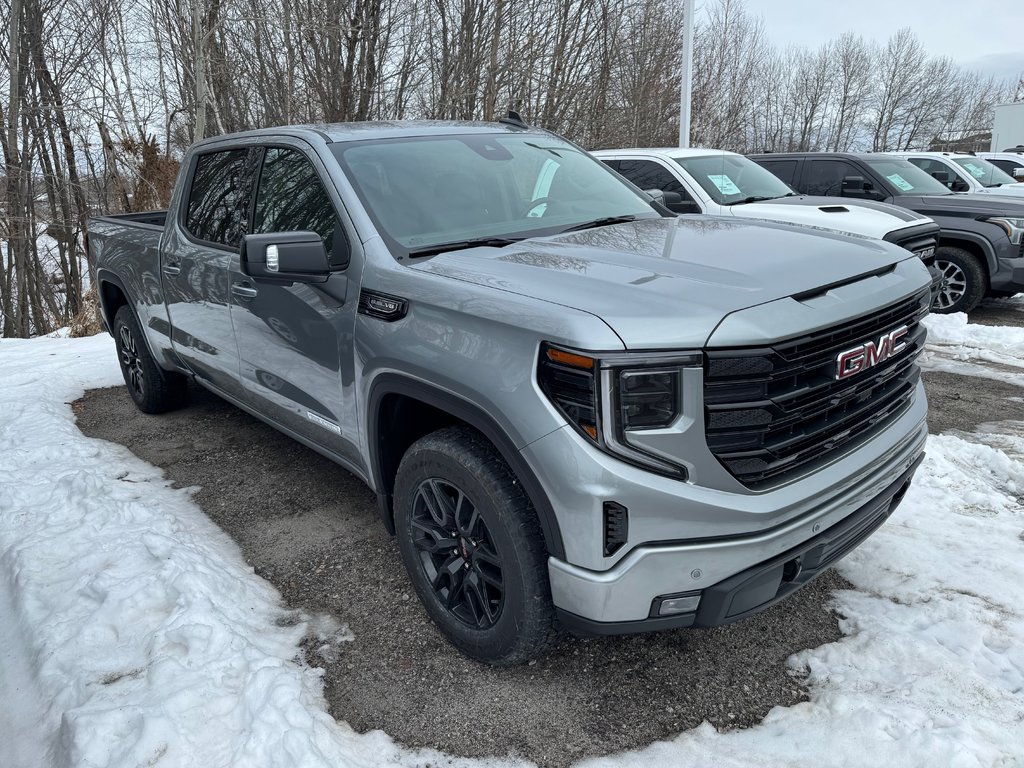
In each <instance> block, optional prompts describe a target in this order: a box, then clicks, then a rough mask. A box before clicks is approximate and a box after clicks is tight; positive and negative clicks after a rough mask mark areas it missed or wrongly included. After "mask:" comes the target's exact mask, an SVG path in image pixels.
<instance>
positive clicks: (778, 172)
mask: <svg viewBox="0 0 1024 768" xmlns="http://www.w3.org/2000/svg"><path fill="white" fill-rule="evenodd" d="M758 164H759V165H761V166H763V167H764V168H765V170H768V171H771V172H772V173H773V174H774V175H775V176H777V177H778V178H779V179H781V180H782V181H784V182H786V183H787V184H789V186H791V187H793V188H794V189H796V186H795V183H796V160H773V161H772V162H770V163H766V162H762V161H758Z"/></svg>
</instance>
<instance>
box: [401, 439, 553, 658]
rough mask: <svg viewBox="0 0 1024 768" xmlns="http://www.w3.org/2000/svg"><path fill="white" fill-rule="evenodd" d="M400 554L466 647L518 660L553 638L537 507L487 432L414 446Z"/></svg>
mask: <svg viewBox="0 0 1024 768" xmlns="http://www.w3.org/2000/svg"><path fill="white" fill-rule="evenodd" d="M395 527H396V531H397V535H398V545H399V549H400V551H401V554H402V561H403V562H404V564H405V567H406V570H407V571H408V572H409V578H410V579H411V581H412V583H413V587H414V588H415V589H416V592H417V594H418V595H419V598H420V600H421V601H422V602H423V605H424V607H425V608H426V611H427V613H428V614H429V616H430V618H431V619H432V620H433V621H434V623H435V624H436V625H437V627H438V628H439V629H440V630H441V632H442V633H444V635H445V636H446V637H447V638H448V639H449V640H450V641H451V642H452V644H454V645H455V646H456V647H457V648H458V649H459V650H460V651H462V652H463V653H464V654H466V655H467V656H470V657H472V658H474V659H478V660H479V661H483V662H485V663H488V664H495V665H502V666H508V665H513V664H520V663H522V662H525V661H527V660H529V659H530V658H532V657H534V656H536V655H537V654H539V653H540V652H541V651H542V650H543V648H544V647H545V646H546V645H547V643H548V642H549V640H550V638H551V636H552V632H553V630H552V627H553V624H554V609H553V608H552V605H551V591H550V586H549V584H548V574H547V556H546V553H545V548H544V538H543V534H542V532H541V529H540V523H539V521H538V519H537V515H536V512H534V509H533V505H532V504H531V503H530V500H529V498H528V497H527V496H526V494H525V492H524V491H523V488H522V485H521V484H520V483H519V482H518V481H517V480H516V477H515V475H513V474H512V470H511V469H510V468H509V466H508V465H507V464H506V463H505V461H504V459H502V458H501V456H500V455H499V454H498V452H497V451H496V450H495V448H494V447H493V446H492V445H491V444H490V442H488V441H487V440H486V439H485V438H484V437H483V435H481V434H480V433H479V432H476V431H475V430H473V429H470V428H468V427H451V428H448V429H442V430H439V431H437V432H434V433H432V434H430V435H427V436H426V437H423V438H421V439H420V440H418V441H417V442H416V443H414V444H413V445H412V447H410V448H409V450H408V451H407V452H406V454H405V456H404V457H403V458H402V463H401V465H400V466H399V468H398V475H397V477H396V479H395Z"/></svg>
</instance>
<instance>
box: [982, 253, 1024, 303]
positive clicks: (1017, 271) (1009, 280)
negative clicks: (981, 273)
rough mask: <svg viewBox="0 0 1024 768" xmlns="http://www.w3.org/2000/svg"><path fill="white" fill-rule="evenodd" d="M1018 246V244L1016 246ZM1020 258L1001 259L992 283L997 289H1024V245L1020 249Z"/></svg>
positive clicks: (1017, 291)
mask: <svg viewBox="0 0 1024 768" xmlns="http://www.w3.org/2000/svg"><path fill="white" fill-rule="evenodd" d="M1014 247H1015V248H1016V246H1014ZM1018 253H1020V257H1019V258H1012V259H1004V258H1001V259H999V265H998V267H997V269H996V273H995V274H994V275H992V279H991V280H990V283H991V285H992V288H994V289H995V290H997V291H1013V292H1016V293H1019V292H1021V291H1024V246H1022V247H1021V249H1020V250H1019V251H1018Z"/></svg>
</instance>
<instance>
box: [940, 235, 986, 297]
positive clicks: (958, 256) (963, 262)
mask: <svg viewBox="0 0 1024 768" xmlns="http://www.w3.org/2000/svg"><path fill="white" fill-rule="evenodd" d="M935 268H936V269H937V270H938V271H939V274H940V275H941V278H940V281H939V290H938V294H937V295H936V297H935V303H934V304H933V305H932V312H937V313H939V314H949V313H951V312H970V311H971V310H972V309H974V308H975V307H976V306H978V304H979V303H980V302H981V300H982V298H983V297H984V296H985V290H986V289H987V288H988V285H987V283H988V281H987V280H986V279H985V270H984V269H983V268H982V266H981V264H979V263H978V260H977V259H976V258H975V257H974V256H973V255H971V254H970V253H968V252H967V251H965V250H964V249H963V248H954V247H953V246H949V245H944V246H942V247H940V248H939V249H938V251H936V253H935Z"/></svg>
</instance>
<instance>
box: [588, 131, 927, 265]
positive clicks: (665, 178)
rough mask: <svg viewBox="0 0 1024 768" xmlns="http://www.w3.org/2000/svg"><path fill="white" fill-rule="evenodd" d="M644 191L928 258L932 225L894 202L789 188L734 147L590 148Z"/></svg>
mask: <svg viewBox="0 0 1024 768" xmlns="http://www.w3.org/2000/svg"><path fill="white" fill-rule="evenodd" d="M592 154H593V155H594V156H595V157H597V158H598V159H600V160H601V162H603V163H604V164H605V165H607V166H608V167H609V168H611V169H612V170H614V171H617V172H618V173H621V174H622V175H623V176H624V177H626V178H627V179H628V180H629V181H631V182H633V183H634V184H636V185H637V186H638V187H640V188H641V189H644V190H648V191H650V190H659V191H661V192H663V193H667V194H669V195H678V196H679V198H680V199H679V200H674V199H670V200H669V201H668V202H667V203H666V205H668V207H669V208H670V209H672V210H673V211H676V212H677V213H704V214H711V215H714V216H736V217H740V218H746V219H762V220H766V221H778V222H784V223H789V224H800V225H803V226H809V227H817V228H821V229H832V230H835V231H837V232H845V233H847V234H855V235H863V236H866V237H877V238H879V239H882V240H888V241H889V242H891V243H896V245H899V246H901V247H903V248H906V249H907V250H908V251H911V252H912V253H914V254H915V255H917V256H918V257H919V258H921V259H922V260H923V261H924V262H925V264H927V265H931V264H932V263H933V262H934V261H935V247H936V245H937V244H938V235H939V225H938V224H936V223H935V222H934V221H932V220H931V219H929V218H928V217H927V216H922V215H921V214H918V213H915V212H913V211H909V210H907V209H906V208H897V207H896V206H894V205H886V204H885V203H876V202H873V201H867V200H865V201H863V202H858V203H847V204H844V205H836V201H835V200H834V199H832V198H828V197H809V196H807V195H800V194H798V193H796V192H795V191H793V189H792V188H790V187H789V186H788V185H787V184H785V183H783V182H782V181H781V180H780V179H779V178H778V177H776V176H775V175H774V174H772V173H770V172H768V171H767V170H765V169H764V168H762V167H761V166H759V165H758V164H757V163H755V162H754V161H753V160H750V159H749V158H746V157H744V156H743V155H740V154H737V153H735V152H725V151H722V150H715V149H680V148H670V149H605V150H599V151H597V152H593V153H592Z"/></svg>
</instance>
